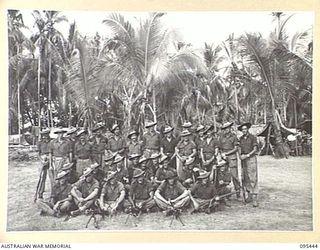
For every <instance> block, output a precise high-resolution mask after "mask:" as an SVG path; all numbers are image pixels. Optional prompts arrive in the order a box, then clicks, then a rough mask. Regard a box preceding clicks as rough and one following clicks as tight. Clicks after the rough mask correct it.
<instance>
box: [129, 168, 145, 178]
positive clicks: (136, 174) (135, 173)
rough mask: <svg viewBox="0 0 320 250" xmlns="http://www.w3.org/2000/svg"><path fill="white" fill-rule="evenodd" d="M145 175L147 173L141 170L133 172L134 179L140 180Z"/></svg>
mask: <svg viewBox="0 0 320 250" xmlns="http://www.w3.org/2000/svg"><path fill="white" fill-rule="evenodd" d="M144 173H145V171H142V170H141V169H139V168H137V169H135V170H134V171H133V176H132V177H133V178H139V177H140V176H142V175H143V174H144Z"/></svg>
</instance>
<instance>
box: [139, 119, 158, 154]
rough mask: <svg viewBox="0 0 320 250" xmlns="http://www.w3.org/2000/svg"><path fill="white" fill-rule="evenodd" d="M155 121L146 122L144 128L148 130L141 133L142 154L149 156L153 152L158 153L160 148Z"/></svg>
mask: <svg viewBox="0 0 320 250" xmlns="http://www.w3.org/2000/svg"><path fill="white" fill-rule="evenodd" d="M156 125H157V122H147V123H146V126H145V127H146V129H147V130H148V131H147V132H146V133H145V134H144V135H143V144H144V155H145V157H147V158H149V157H150V156H151V154H153V153H159V150H160V134H159V132H158V131H156V128H155V126H156Z"/></svg>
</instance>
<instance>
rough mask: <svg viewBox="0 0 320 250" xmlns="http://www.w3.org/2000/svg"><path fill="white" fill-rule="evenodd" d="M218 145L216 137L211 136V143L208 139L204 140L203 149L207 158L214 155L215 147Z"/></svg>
mask: <svg viewBox="0 0 320 250" xmlns="http://www.w3.org/2000/svg"><path fill="white" fill-rule="evenodd" d="M217 147H218V142H217V140H215V139H214V138H211V139H210V141H209V143H208V140H207V139H205V140H204V141H203V143H202V150H203V154H204V156H205V157H206V160H208V159H209V158H211V157H212V156H213V155H214V153H215V149H216V148H217Z"/></svg>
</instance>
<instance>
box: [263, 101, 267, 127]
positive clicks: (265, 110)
mask: <svg viewBox="0 0 320 250" xmlns="http://www.w3.org/2000/svg"><path fill="white" fill-rule="evenodd" d="M263 121H264V124H267V99H264V104H263Z"/></svg>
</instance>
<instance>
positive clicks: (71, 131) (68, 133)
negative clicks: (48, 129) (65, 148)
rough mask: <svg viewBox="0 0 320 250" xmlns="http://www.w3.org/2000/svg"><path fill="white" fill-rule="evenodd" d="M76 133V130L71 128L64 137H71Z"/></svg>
mask: <svg viewBox="0 0 320 250" xmlns="http://www.w3.org/2000/svg"><path fill="white" fill-rule="evenodd" d="M77 131H78V128H74V127H71V128H69V130H68V132H67V133H66V135H72V134H74V133H75V132H77Z"/></svg>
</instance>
